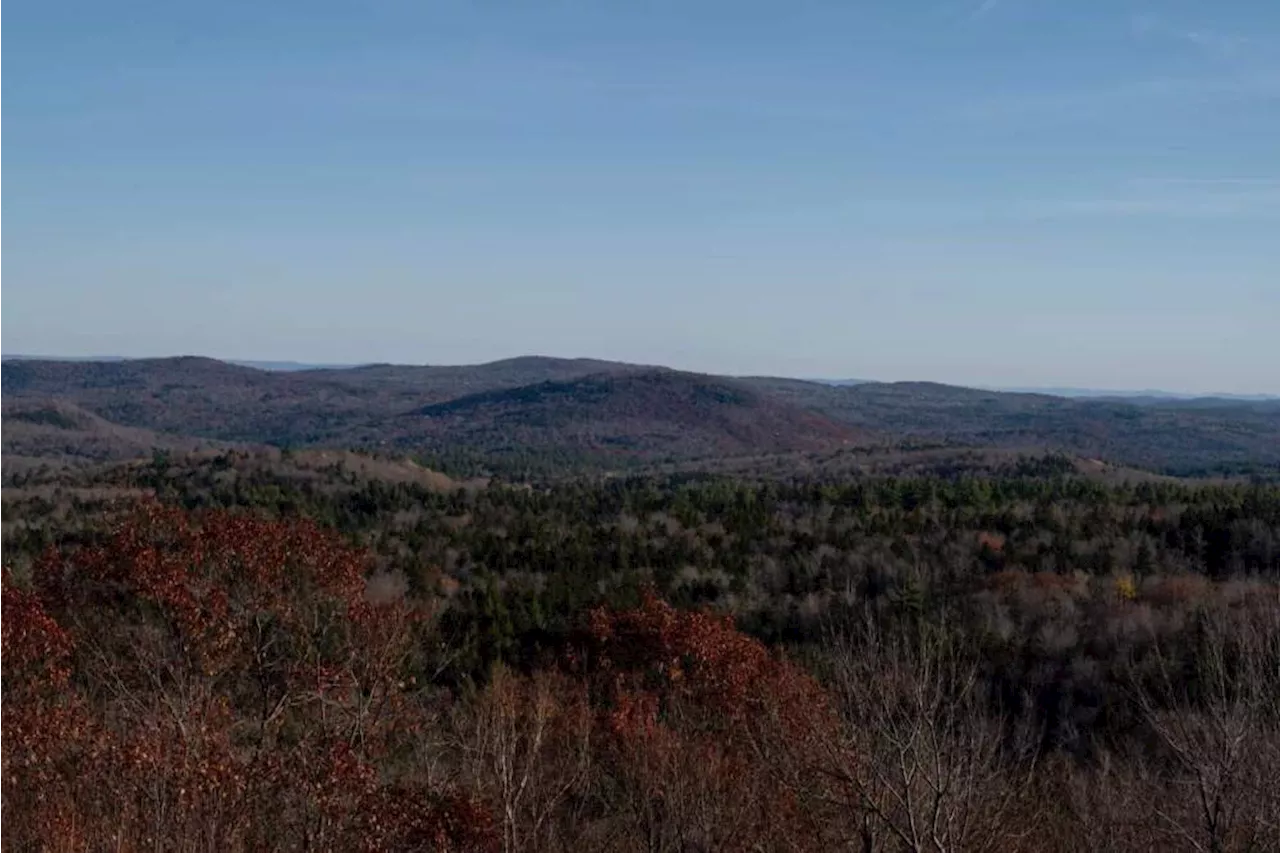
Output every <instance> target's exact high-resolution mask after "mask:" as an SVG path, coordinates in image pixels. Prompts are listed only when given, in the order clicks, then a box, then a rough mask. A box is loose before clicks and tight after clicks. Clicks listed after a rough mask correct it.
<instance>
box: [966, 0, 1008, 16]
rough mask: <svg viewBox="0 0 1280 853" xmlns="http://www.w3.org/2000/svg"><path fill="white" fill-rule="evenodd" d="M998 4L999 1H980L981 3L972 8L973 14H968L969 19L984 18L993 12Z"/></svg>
mask: <svg viewBox="0 0 1280 853" xmlns="http://www.w3.org/2000/svg"><path fill="white" fill-rule="evenodd" d="M1000 3H1001V0H982V2H981V3H979V4H978V5H977V6H975V7H974V8H973V12H972V13H971V14H970V17H973V18H984V17H986V16H987V15H990V14H991V13H992V12H994V11H995V10H996V7H997V6H999V5H1000Z"/></svg>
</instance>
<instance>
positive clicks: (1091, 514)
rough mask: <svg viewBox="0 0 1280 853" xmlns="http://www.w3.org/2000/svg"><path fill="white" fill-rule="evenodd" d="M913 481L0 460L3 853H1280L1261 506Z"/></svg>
mask: <svg viewBox="0 0 1280 853" xmlns="http://www.w3.org/2000/svg"><path fill="white" fill-rule="evenodd" d="M844 458H845V457H840V458H837V459H835V462H837V463H838V462H839V461H840V459H844ZM913 460H914V461H913ZM913 460H912V459H901V458H900V459H898V460H897V461H896V462H895V463H894V464H892V465H888V466H882V467H880V468H879V469H877V470H873V471H868V470H864V469H857V470H855V469H852V468H849V467H841V465H839V464H828V465H809V466H807V467H805V466H799V465H795V464H792V463H793V462H794V460H786V461H785V464H779V465H769V464H762V463H756V464H751V465H743V466H739V467H737V468H734V469H732V470H728V469H725V470H719V471H714V470H684V469H673V470H662V469H661V468H660V467H659V468H653V469H650V470H648V471H642V472H637V473H633V474H627V475H595V476H572V477H548V478H543V479H539V480H535V481H519V482H518V481H512V480H507V481H503V480H500V479H492V478H490V479H477V478H473V479H458V480H455V479H450V478H449V477H446V476H443V475H441V474H438V473H435V472H431V471H429V470H427V469H425V468H420V467H418V466H417V465H414V464H412V463H410V462H407V461H404V460H395V459H393V458H390V457H384V458H377V457H370V456H363V455H359V454H352V453H327V454H326V453H317V452H311V451H308V452H301V453H291V452H287V451H286V452H280V451H240V450H216V449H215V450H206V451H203V452H200V453H196V454H191V455H186V454H180V453H172V454H171V453H168V452H162V451H157V452H156V453H155V454H154V455H153V457H152V458H151V459H149V460H145V461H140V462H130V463H123V464H111V465H106V466H97V467H83V468H74V469H65V468H60V467H56V466H46V467H44V468H31V469H24V470H22V471H20V472H19V473H16V474H10V475H8V476H7V479H6V487H5V490H4V560H5V572H4V614H3V629H4V688H3V689H4V695H3V701H4V732H5V734H4V751H3V755H4V805H5V817H6V818H7V819H8V820H7V821H6V825H5V829H6V830H7V832H6V833H5V846H6V849H14V850H17V849H54V850H80V849H102V848H106V847H112V848H115V849H125V850H132V849H141V848H143V847H147V848H152V849H166V850H168V849H174V850H188V849H189V850H195V849H254V850H257V849H321V850H347V849H370V850H375V849H378V850H381V849H421V850H593V849H594V850H671V851H677V850H679V851H684V850H827V849H854V850H864V851H896V850H912V851H922V850H935V851H944V850H946V851H951V850H956V851H959V850H1001V851H1003V850H1027V851H1039V850H1063V851H1066V850H1117V851H1119V850H1135V849H1143V850H1204V851H1227V850H1241V851H1243V850H1278V849H1280V785H1278V784H1277V775H1276V768H1277V767H1280V487H1277V486H1276V485H1274V484H1268V483H1265V482H1262V481H1254V482H1248V481H1228V480H1221V481H1212V482H1211V481H1192V480H1174V479H1171V478H1165V477H1154V476H1149V475H1138V474H1136V473H1133V472H1125V471H1110V472H1102V471H1100V470H1099V469H1097V468H1096V467H1091V466H1089V465H1084V464H1082V463H1081V462H1080V460H1077V459H1074V458H1071V457H1068V456H1064V455H1052V454H1051V455H1046V456H1021V455H1017V454H1002V455H1001V454H996V455H988V456H974V455H965V454H955V453H951V454H941V455H939V454H932V455H931V454H930V453H928V452H923V453H921V454H918V455H917V456H916V457H913ZM846 461H847V460H846Z"/></svg>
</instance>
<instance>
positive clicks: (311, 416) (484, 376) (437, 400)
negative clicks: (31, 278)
mask: <svg viewBox="0 0 1280 853" xmlns="http://www.w3.org/2000/svg"><path fill="white" fill-rule="evenodd" d="M2 369H3V391H4V398H5V401H6V404H7V405H8V404H11V403H18V402H23V403H24V404H29V403H31V401H36V404H37V406H38V405H44V404H45V403H47V402H48V401H49V400H57V401H59V403H60V404H68V405H71V406H74V407H77V409H78V410H79V411H81V412H83V413H84V414H85V415H92V416H94V417H96V418H99V419H101V420H102V421H103V423H96V424H94V425H93V427H92V429H90V430H89V431H88V434H86V435H84V436H83V437H82V438H83V441H82V442H81V441H80V439H79V438H77V437H76V434H75V432H74V431H72V432H68V431H67V428H66V427H63V428H62V429H61V431H50V428H49V425H48V424H46V425H44V427H43V430H44V431H43V432H41V431H33V427H32V426H31V424H30V421H29V420H28V421H26V422H25V424H26V425H24V426H21V427H19V434H18V436H17V438H15V439H14V440H13V441H10V440H9V439H6V445H5V449H6V453H11V454H17V453H19V451H21V453H22V455H30V454H35V455H39V456H44V457H57V456H64V455H66V456H71V457H88V458H121V457H122V455H123V454H125V453H128V452H131V450H130V449H129V448H131V447H134V446H141V445H147V446H148V447H149V446H151V445H150V444H149V442H156V445H155V446H168V444H169V443H172V442H173V441H175V440H176V439H177V438H178V437H187V438H199V439H212V440H218V441H226V442H242V443H259V444H273V445H277V446H290V447H329V448H344V447H359V448H366V449H380V448H394V449H395V450H396V451H397V452H401V453H418V454H432V455H437V456H438V455H440V454H445V455H448V456H450V457H451V458H458V457H460V455H461V456H465V457H466V458H469V459H472V460H474V461H475V463H476V464H475V465H474V466H472V469H473V470H476V471H479V470H482V469H483V468H485V467H486V466H487V465H488V464H489V463H490V462H493V461H494V460H495V459H502V460H508V461H509V460H511V459H513V458H517V457H518V458H520V459H522V460H525V462H527V461H529V460H531V459H534V458H536V457H540V458H541V459H542V461H543V462H544V463H546V465H550V466H552V467H554V466H557V465H562V464H565V463H573V464H574V465H582V464H587V465H597V464H606V466H607V467H611V466H612V464H613V461H616V460H620V459H622V460H630V461H640V462H644V461H676V462H680V461H689V460H694V459H702V458H706V457H710V456H716V457H728V456H759V455H767V454H777V453H788V452H809V451H827V450H834V449H839V448H842V447H848V446H850V445H859V444H867V443H873V444H877V445H882V446H896V445H899V444H902V443H903V442H906V443H907V444H908V445H910V446H916V445H920V444H922V443H923V444H925V445H930V444H935V445H936V444H941V445H948V446H956V445H960V446H965V447H979V448H982V447H986V448H1000V449H1013V450H1032V451H1044V450H1056V451H1063V452H1067V453H1071V454H1074V455H1077V456H1083V457H1091V458H1099V459H1103V460H1105V461H1107V462H1111V463H1115V464H1120V465H1129V466H1137V467H1141V468H1147V469H1151V470H1155V471H1160V472H1163V473H1171V474H1182V475H1188V474H1189V475H1204V474H1223V473H1226V474H1244V473H1259V474H1264V475H1274V474H1275V473H1276V472H1278V471H1280V404H1277V403H1275V402H1271V401H1257V402H1254V401H1240V400H1225V399H1206V400H1181V401H1164V402H1161V403H1160V404H1158V405H1153V404H1144V405H1138V404H1134V403H1130V402H1123V401H1116V400H1072V399H1065V398H1062V397H1054V396H1050V395H1045V394H1021V393H1010V392H999V391H984V390H976V389H969V388H959V387H954V386H947V385H940V384H936V383H927V382H904V383H876V382H867V383H859V384H851V385H833V384H829V383H820V382H808V381H803V380H796V379H780V378H770V377H751V378H744V379H730V378H726V377H713V376H702V375H697V374H689V373H681V372H679V371H673V370H667V369H665V368H651V367H643V366H639V365H629V364H622V363H617V362H607V361H596V360H591V359H555V358H543V357H524V358H515V359H508V360H504V361H498V362H492V363H489V364H481V365H471V366H443V367H439V366H425V367H418V366H401V365H368V366H364V367H355V368H345V369H315V370H300V371H288V372H279V371H274V372H273V371H264V370H257V369H254V368H250V367H243V366H239V365H231V364H226V363H223V362H219V361H215V360H212V359H204V358H191V357H186V358H173V359H153V360H139V361H116V362H65V361H34V360H30V361H28V360H20V361H6V362H5V363H4V364H3V368H2ZM9 423H10V418H9V417H8V415H7V414H6V418H5V425H6V426H8V425H9ZM116 427H118V428H132V429H139V430H147V431H151V432H153V433H160V434H163V435H165V436H168V437H167V438H164V439H156V438H153V437H150V436H148V435H146V434H134V435H132V436H131V437H129V438H127V439H126V438H125V435H126V434H125V433H119V432H113V431H112V429H113V428H116ZM82 432H83V431H82ZM95 435H96V436H97V437H94V436H95ZM106 435H111V436H113V438H112V439H111V442H114V443H113V444H111V446H110V448H108V447H107V445H106V444H104V441H105V439H104V438H103V436H106ZM81 444H83V446H80V445H81ZM611 460H612V461H611ZM522 464H523V463H522ZM546 465H543V466H542V467H546Z"/></svg>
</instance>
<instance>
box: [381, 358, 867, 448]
mask: <svg viewBox="0 0 1280 853" xmlns="http://www.w3.org/2000/svg"><path fill="white" fill-rule="evenodd" d="M398 424H399V425H400V427H401V428H402V429H403V430H404V432H403V433H402V434H401V436H400V439H399V440H401V441H406V440H407V441H410V442H411V441H413V440H415V439H420V440H435V441H439V442H442V443H460V444H466V445H469V446H474V447H481V448H487V447H494V448H498V447H501V448H507V447H513V446H522V447H530V448H549V447H556V446H570V447H574V448H579V449H586V450H607V451H615V452H624V453H630V454H638V455H643V456H658V455H662V456H671V455H683V456H705V455H714V454H719V455H735V454H745V453H760V452H784V451H795V450H823V449H831V448H835V447H840V446H844V445H849V444H854V443H857V442H859V441H863V440H865V438H866V436H865V435H864V434H861V433H859V432H858V431H856V430H854V429H851V428H850V427H847V426H844V425H841V424H837V423H835V422H834V421H832V420H830V419H829V418H826V417H824V416H822V415H818V414H816V413H814V412H808V411H805V410H803V409H799V408H796V407H794V406H790V405H787V404H785V403H780V402H778V401H777V400H774V399H771V398H769V397H767V396H765V395H762V394H760V393H758V392H756V391H754V390H752V389H751V388H749V387H747V386H745V385H742V384H740V383H737V382H735V381H733V380H727V379H721V378H717V377H711V376H702V375H698V374H691V373H681V372H677V371H669V370H650V371H644V372H637V373H629V374H623V375H611V374H597V375H592V376H588V377H584V378H581V379H575V380H571V381H568V382H543V383H539V384H536V385H526V386H522V387H520V388H514V389H508V390H503V391H488V392H482V393H479V394H472V395H468V396H465V397H461V398H458V399H456V400H451V401H449V402H445V403H438V404H434V405H430V406H426V407H423V408H421V409H419V410H418V411H417V412H416V413H414V414H413V415H410V416H407V417H405V418H402V419H400V420H399V422H398Z"/></svg>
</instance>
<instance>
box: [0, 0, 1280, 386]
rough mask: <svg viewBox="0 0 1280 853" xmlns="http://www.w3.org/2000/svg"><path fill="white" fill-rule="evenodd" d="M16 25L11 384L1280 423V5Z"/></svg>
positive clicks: (86, 20)
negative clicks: (537, 393)
mask: <svg viewBox="0 0 1280 853" xmlns="http://www.w3.org/2000/svg"><path fill="white" fill-rule="evenodd" d="M5 12H6V15H5V19H4V24H5V26H4V29H3V38H4V44H3V48H4V50H3V64H4V67H3V72H4V73H3V113H4V114H3V119H4V123H3V129H4V131H5V133H4V136H3V146H4V151H3V153H4V167H5V170H4V178H5V181H4V198H3V203H4V209H3V213H4V222H3V224H4V236H3V250H4V251H3V297H4V301H3V309H4V310H3V349H4V351H5V352H6V353H39V354H59V355H89V354H114V355H133V356H136V355H168V354H178V353H199V354H205V355H212V356H219V357H228V358H257V359H295V360H301V361H320V362H368V361H395V362H407V363H463V362H475V361H483V360H489V359H494V358H500V357H505V356H511V355H517V354H524V353H542V354H548V355H566V356H569V355H584V356H595V357H601V358H617V359H625V360H630V361H640V362H647V363H662V364H669V365H672V366H677V367H684V368H689V369H695V370H706V371H713V372H727V373H772V374H784V375H800V376H856V377H866V378H876V379H933V380H938V381H944V382H955V383H964V384H983V385H1006V386H1008V385H1016V386H1026V385H1051V386H1061V385H1075V386H1082V385H1083V386H1089V387H1103V388H1147V387H1159V388H1166V389H1171V390H1191V391H1226V392H1272V393H1275V392H1280V2H1277V0H1251V2H1250V1H1249V0H1215V2H1207V0H1145V2H1141V0H1061V2H1060V0H883V2H856V1H855V0H829V2H805V0H776V2H768V3H764V2H752V0H724V2H720V1H719V0H717V1H716V2H711V0H626V1H625V2H623V0H618V2H611V1H610V0H471V2H435V1H434V0H410V2H395V3H390V2H374V0H366V2H351V3H333V2H326V0H308V2H305V3H304V2H278V0H277V2H254V3H243V2H227V0H219V2H208V3H188V2H173V0H166V2H136V1H135V0H119V1H118V2H110V3H103V2H100V0H70V1H69V2H64V0H42V2H26V3H11V4H9V6H8V8H6V9H5Z"/></svg>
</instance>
